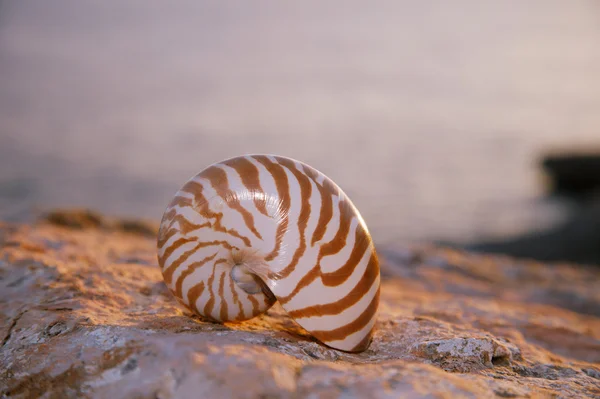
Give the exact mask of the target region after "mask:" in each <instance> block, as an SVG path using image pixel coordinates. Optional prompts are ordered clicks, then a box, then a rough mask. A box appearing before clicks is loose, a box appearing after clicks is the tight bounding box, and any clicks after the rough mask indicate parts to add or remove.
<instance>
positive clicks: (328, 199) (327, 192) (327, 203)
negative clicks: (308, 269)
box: [302, 166, 338, 246]
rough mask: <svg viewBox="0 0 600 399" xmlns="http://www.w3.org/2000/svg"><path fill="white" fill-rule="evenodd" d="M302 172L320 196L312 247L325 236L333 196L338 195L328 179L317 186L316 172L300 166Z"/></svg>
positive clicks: (331, 215) (331, 211)
mask: <svg viewBox="0 0 600 399" xmlns="http://www.w3.org/2000/svg"><path fill="white" fill-rule="evenodd" d="M302 170H303V171H304V173H305V174H306V175H307V176H309V177H310V178H311V179H312V181H313V182H314V183H315V185H316V186H317V189H318V190H319V193H320V194H321V208H320V213H319V221H318V222H317V226H316V227H315V231H314V232H313V236H312V239H311V240H310V245H311V246H314V245H315V243H316V242H317V241H319V240H321V239H322V238H323V236H324V235H325V231H326V230H327V225H328V224H329V221H330V220H331V218H332V217H333V195H334V194H337V193H338V189H337V187H335V186H334V185H333V184H331V182H330V181H329V180H328V179H325V180H324V181H323V184H319V183H318V182H317V178H318V177H319V173H318V172H316V171H315V170H314V169H312V168H309V167H304V166H302Z"/></svg>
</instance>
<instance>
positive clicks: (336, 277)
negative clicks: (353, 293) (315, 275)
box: [321, 225, 371, 287]
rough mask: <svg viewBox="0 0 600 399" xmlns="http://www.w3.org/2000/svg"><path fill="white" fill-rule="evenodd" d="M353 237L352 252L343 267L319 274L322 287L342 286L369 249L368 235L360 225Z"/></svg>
mask: <svg viewBox="0 0 600 399" xmlns="http://www.w3.org/2000/svg"><path fill="white" fill-rule="evenodd" d="M354 236H355V239H354V247H352V252H351V253H350V256H349V257H348V260H347V261H346V263H345V264H344V266H342V267H340V268H339V269H337V270H334V271H333V272H330V273H321V279H322V280H323V284H324V285H326V286H328V287H333V286H337V285H340V284H343V283H344V281H346V280H348V278H350V276H351V275H352V273H353V272H354V269H355V268H356V266H358V264H359V262H360V261H361V259H362V258H363V256H364V255H365V252H366V251H367V250H368V249H369V246H370V244H371V242H370V240H369V235H368V233H367V232H366V231H365V229H363V227H362V226H361V225H358V226H357V227H356V232H355V234H354Z"/></svg>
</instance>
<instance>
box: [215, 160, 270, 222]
mask: <svg viewBox="0 0 600 399" xmlns="http://www.w3.org/2000/svg"><path fill="white" fill-rule="evenodd" d="M223 163H224V164H225V165H227V166H229V167H231V168H233V169H235V171H236V172H237V173H238V175H239V176H240V179H241V180H242V183H243V184H244V187H246V189H247V190H248V191H249V192H251V193H252V197H254V205H255V206H256V209H258V211H259V212H260V213H262V214H263V215H265V216H267V217H269V212H268V211H267V202H266V199H265V198H264V192H265V191H264V190H263V189H262V187H261V185H260V177H259V176H260V171H259V170H258V168H257V167H256V165H254V164H253V163H252V162H250V161H249V160H248V159H246V158H244V157H239V158H233V159H229V160H227V161H225V162H223ZM257 193H258V194H263V198H256V197H257V196H256V194H257Z"/></svg>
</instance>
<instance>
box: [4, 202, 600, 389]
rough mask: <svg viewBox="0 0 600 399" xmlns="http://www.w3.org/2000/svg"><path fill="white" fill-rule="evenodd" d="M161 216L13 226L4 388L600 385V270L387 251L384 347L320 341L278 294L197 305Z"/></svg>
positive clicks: (7, 261)
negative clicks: (243, 317)
mask: <svg viewBox="0 0 600 399" xmlns="http://www.w3.org/2000/svg"><path fill="white" fill-rule="evenodd" d="M153 231H154V230H153V228H152V227H151V226H147V225H144V224H142V223H135V222H127V223H122V222H115V221H113V222H107V221H106V219H104V218H102V217H100V216H98V215H95V214H92V213H72V214H68V213H67V214H64V213H62V214H61V213H54V214H53V215H50V217H49V218H47V219H46V221H45V222H41V223H39V224H36V225H6V224H5V225H0V246H1V248H2V250H1V251H2V253H1V256H0V345H1V348H0V397H5V398H38V397H44V398H65V397H77V398H85V397H101V398H104V397H106V398H111V399H116V398H161V399H162V398H188V397H190V398H191V397H194V398H196V397H197V398H223V397H240V398H257V397H260V398H279V397H283V398H287V397H312V398H337V397H344V398H363V397H365V398H366V397H374V398H387V397H389V398H396V397H448V398H459V397H472V398H485V397H505V398H506V397H510V398H512V397H539V396H541V397H548V396H549V397H600V365H599V362H600V289H599V287H600V271H599V270H598V269H594V268H583V267H575V266H569V265H558V264H557V265H544V264H540V263H536V262H530V261H520V260H514V259H510V258H504V257H498V256H495V257H486V256H481V255H473V254H469V253H462V252H458V251H450V250H443V249H436V248H425V247H423V248H421V247H420V248H404V249H402V250H395V251H383V250H382V251H381V258H382V263H383V265H382V267H383V274H384V276H385V277H386V279H385V280H384V283H383V286H382V298H381V299H382V302H381V307H380V320H379V323H378V331H377V333H376V335H375V339H374V342H373V344H372V345H371V348H370V349H369V350H368V351H366V352H364V353H360V354H348V353H343V352H338V351H335V350H332V349H329V348H326V347H323V346H322V345H320V344H318V343H316V342H314V341H313V340H311V339H310V337H308V336H307V335H306V334H305V333H304V332H303V331H302V330H301V329H300V328H299V327H297V326H296V325H295V324H294V322H293V321H291V320H290V319H289V318H288V317H287V316H286V315H285V313H284V312H283V311H282V310H281V308H279V307H278V306H275V307H274V308H273V309H272V310H270V311H269V312H268V313H267V314H266V315H264V316H261V317H259V318H256V319H255V320H252V321H248V322H244V323H241V324H226V325H220V324H213V323H209V322H204V321H202V320H200V319H198V318H196V317H190V315H189V314H187V313H186V311H185V310H184V309H182V308H181V307H179V306H178V305H177V303H176V301H175V300H174V299H173V298H172V297H171V295H170V293H169V292H168V291H167V289H166V287H165V286H164V284H163V283H162V278H161V274H160V271H159V269H158V267H157V265H156V259H155V242H154V237H153V234H154V233H153Z"/></svg>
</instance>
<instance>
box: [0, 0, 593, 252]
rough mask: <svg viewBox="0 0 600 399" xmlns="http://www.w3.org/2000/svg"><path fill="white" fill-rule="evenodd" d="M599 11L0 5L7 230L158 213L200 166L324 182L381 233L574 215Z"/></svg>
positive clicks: (589, 119)
mask: <svg viewBox="0 0 600 399" xmlns="http://www.w3.org/2000/svg"><path fill="white" fill-rule="evenodd" d="M599 11H600V4H599V3H597V2H595V1H572V2H564V1H531V2H527V3H524V2H517V1H508V2H489V3H485V4H484V3H482V2H475V1H465V0H459V1H458V2H452V3H447V2H442V1H426V2H419V3H417V4H415V3H413V2H392V1H390V2H377V3H369V4H368V5H365V4H363V3H358V2H332V3H329V2H327V3H321V2H319V3H317V2H303V3H302V4H288V3H286V4H283V3H275V2H273V3H271V2H253V3H246V2H241V1H237V2H236V1H234V2H208V1H194V2H192V1H187V2H180V3H178V6H177V7H176V6H174V5H173V4H170V3H169V4H168V5H166V3H164V2H160V1H147V0H146V1H128V2H118V3H117V2H111V3H109V2H106V1H99V0H94V1H86V2H77V1H62V0H61V1H53V2H45V1H42V0H35V1H16V0H14V1H4V2H1V3H0V70H1V71H2V73H1V74H0V120H1V121H2V122H1V124H0V208H1V209H2V210H1V211H0V218H5V219H19V218H20V217H22V215H25V214H27V212H29V210H30V209H31V208H32V207H44V208H51V207H71V206H83V207H91V208H93V209H97V210H100V211H102V212H106V213H108V214H113V215H120V216H135V217H145V218H152V219H155V220H158V219H159V218H160V217H161V215H162V212H163V210H164V207H165V206H166V204H167V203H168V201H169V199H170V198H171V197H172V195H173V194H174V193H175V191H176V190H177V189H178V188H179V187H180V186H181V185H182V184H183V183H184V182H185V181H186V180H187V179H188V178H190V177H191V176H193V175H194V174H196V173H197V172H199V171H200V170H201V169H203V168H204V167H206V166H208V165H209V164H212V163H214V162H217V161H220V160H222V159H225V158H230V157H233V156H236V155H241V154H247V153H275V154H279V155H284V156H289V157H292V158H296V159H299V160H301V161H303V162H306V163H308V164H310V165H311V166H313V167H315V168H316V169H319V170H321V171H322V172H324V173H325V174H327V175H328V176H329V177H330V178H332V179H333V180H334V181H335V182H336V183H338V184H339V185H340V186H341V187H342V188H343V189H344V191H346V193H347V194H348V195H349V196H350V198H351V199H352V200H353V202H354V203H355V205H356V206H357V208H358V209H359V210H360V212H361V213H362V215H363V217H364V219H365V220H366V222H367V224H368V226H369V229H370V230H371V232H372V233H373V236H374V238H375V241H376V242H378V243H383V244H391V243H395V242H397V241H428V240H447V241H454V242H459V241H462V242H466V241H471V240H475V239H482V238H484V239H490V238H502V237H510V236H514V235H518V234H521V233H523V232H528V231H535V230H541V229H544V228H546V227H548V226H551V225H554V224H556V223H558V222H559V221H561V220H563V219H564V217H565V216H564V215H565V207H567V205H566V204H564V203H560V202H556V201H552V200H546V199H544V191H543V187H544V185H543V181H544V180H543V177H542V176H541V173H540V168H539V159H540V157H541V156H542V155H543V154H544V153H545V152H547V151H550V150H557V151H561V150H563V149H571V148H590V147H594V148H600V12H599Z"/></svg>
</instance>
